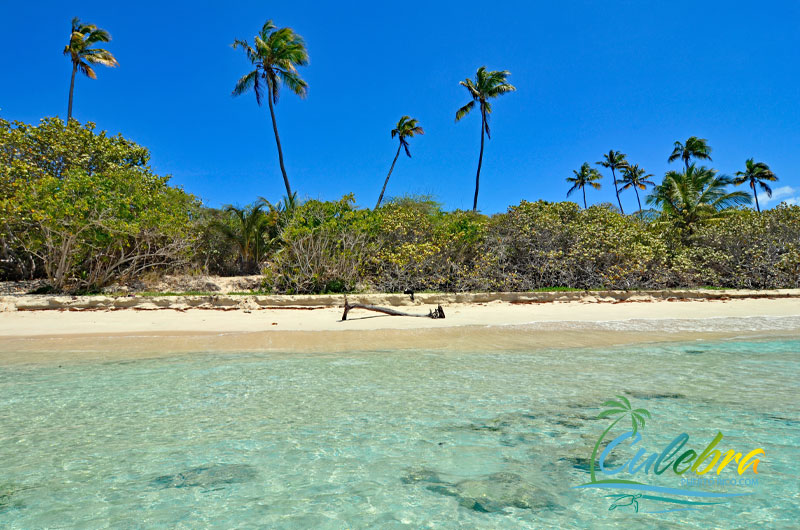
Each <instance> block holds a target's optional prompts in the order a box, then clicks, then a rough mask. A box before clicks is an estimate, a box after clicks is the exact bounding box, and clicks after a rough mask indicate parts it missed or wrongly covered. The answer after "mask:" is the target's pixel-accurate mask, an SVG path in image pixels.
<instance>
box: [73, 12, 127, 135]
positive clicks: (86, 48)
mask: <svg viewBox="0 0 800 530" xmlns="http://www.w3.org/2000/svg"><path fill="white" fill-rule="evenodd" d="M110 40H111V35H110V34H109V33H108V32H107V31H106V30H104V29H100V28H98V27H97V26H95V25H94V24H81V21H80V19H79V18H78V17H75V18H73V19H72V31H71V32H70V34H69V44H67V45H66V46H65V47H64V55H69V56H70V59H71V60H72V77H71V78H70V81H69V106H68V107H67V123H69V120H70V119H71V118H72V95H73V92H74V91H75V73H76V72H78V70H80V72H81V73H82V74H83V75H85V76H86V77H88V78H89V79H97V74H95V73H94V69H93V68H92V65H93V64H101V65H103V66H109V67H112V68H113V67H115V66H118V65H119V63H118V62H117V59H116V58H115V57H114V56H113V55H112V54H111V52H110V51H108V50H104V49H103V48H93V47H92V46H93V45H94V44H97V43H98V42H109V41H110Z"/></svg>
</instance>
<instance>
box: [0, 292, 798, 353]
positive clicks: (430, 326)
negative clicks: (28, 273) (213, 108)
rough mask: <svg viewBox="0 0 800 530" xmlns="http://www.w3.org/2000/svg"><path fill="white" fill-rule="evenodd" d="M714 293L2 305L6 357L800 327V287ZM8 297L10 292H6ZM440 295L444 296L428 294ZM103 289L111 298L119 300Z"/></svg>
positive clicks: (589, 340) (569, 342) (486, 344)
mask: <svg viewBox="0 0 800 530" xmlns="http://www.w3.org/2000/svg"><path fill="white" fill-rule="evenodd" d="M712 293H716V294H718V295H719V296H718V297H717V298H715V299H714V298H705V297H704V298H695V299H679V298H678V297H677V296H676V294H675V292H674V291H671V292H668V293H664V296H662V298H661V299H654V298H653V297H652V296H643V295H642V293H641V292H638V293H637V292H629V293H626V294H625V295H624V296H626V297H627V298H626V299H625V300H620V299H618V298H612V299H610V300H609V299H608V297H598V296H591V297H587V296H585V294H584V293H574V292H566V293H522V294H521V295H519V296H517V297H516V298H512V299H511V300H510V301H503V300H498V299H494V300H491V301H487V302H471V303H463V302H462V303H448V302H447V301H446V300H443V298H448V299H452V298H449V297H462V296H465V295H437V294H424V295H418V296H417V297H416V300H415V302H414V304H413V306H412V305H411V301H410V299H409V297H407V296H403V295H359V296H352V297H348V300H350V301H351V302H354V301H357V300H358V301H361V300H365V302H366V303H376V302H377V303H381V304H385V305H390V304H388V303H386V302H389V301H393V300H394V299H395V298H402V299H405V301H406V303H405V304H396V305H402V306H403V309H402V310H403V311H406V312H412V313H427V311H428V309H429V308H431V307H435V305H433V304H434V303H442V305H443V307H444V309H445V312H446V315H447V316H446V318H445V319H443V320H442V319H428V318H408V317H397V316H388V315H382V314H378V313H373V312H369V311H363V310H352V311H351V312H350V314H349V316H348V320H347V321H342V320H341V315H342V309H341V306H340V304H341V303H342V302H343V300H344V298H343V297H342V296H330V295H326V296H328V299H329V300H330V301H331V302H337V304H336V305H334V304H333V303H331V305H328V306H315V305H310V304H309V302H315V303H319V301H320V297H305V299H304V300H303V299H301V298H298V297H296V296H293V297H284V298H283V299H282V301H283V303H284V304H285V305H283V306H275V305H272V304H273V303H274V300H275V297H268V298H269V305H266V304H265V305H264V306H261V305H259V304H258V303H255V304H253V300H249V299H250V298H252V297H248V296H243V297H242V298H243V299H244V300H242V301H243V302H245V303H249V304H252V305H250V306H249V307H252V309H249V308H247V307H248V306H239V307H236V308H225V307H223V308H219V307H217V308H213V307H212V308H203V307H198V306H194V307H186V306H185V305H182V304H183V303H184V301H182V300H176V298H180V297H169V298H170V299H172V301H173V304H170V305H169V306H165V307H159V306H155V308H153V306H147V308H145V307H141V306H140V307H128V308H125V309H121V308H114V307H106V308H100V307H96V308H91V309H76V308H74V307H66V308H65V307H61V308H57V309H39V310H30V309H28V310H25V309H22V310H16V311H13V310H8V309H6V310H5V311H2V312H0V364H20V363H22V364H27V363H38V362H64V361H76V360H116V359H128V358H148V357H160V356H166V355H173V354H180V353H192V352H219V353H224V352H228V353H247V352H283V353H293V352H294V353H297V352H308V353H334V352H367V351H371V352H376V351H381V350H390V349H392V350H394V349H405V350H447V351H462V352H470V351H471V352H492V351H501V350H502V351H507V350H519V351H534V350H537V349H541V348H580V347H587V346H588V347H598V346H609V347H611V346H617V345H626V344H628V345H632V344H644V343H657V342H675V341H684V342H686V341H692V340H724V339H731V338H737V337H743V338H747V337H750V338H757V337H759V336H775V335H781V336H787V337H796V336H800V290H794V291H783V292H779V293H775V292H769V294H766V293H765V292H763V291H762V292H756V293H755V294H757V295H760V296H758V297H753V296H752V293H750V294H749V295H748V293H745V292H739V293H737V295H738V297H737V295H734V296H731V293H730V292H720V291H713V292H712ZM575 294H581V295H583V296H582V297H581V298H579V299H577V300H566V301H564V300H553V301H550V302H542V301H541V297H542V295H548V296H554V297H555V296H559V297H560V296H564V295H572V296H574V295H575ZM703 294H708V293H703ZM667 295H668V296H667ZM778 295H779V296H778ZM469 296H472V297H475V296H476V295H469ZM480 296H483V297H487V296H488V295H486V294H482V295H480ZM505 296H508V293H506V295H505ZM621 296H622V295H621ZM8 298H9V297H2V298H0V300H3V301H6V302H7V299H8ZM16 298H26V297H16ZM64 298H66V300H67V301H68V302H72V303H75V302H78V303H82V300H81V297H77V299H73V298H72V297H38V299H37V300H35V302H36V303H38V304H40V307H41V305H42V302H43V301H44V302H45V303H47V304H49V303H52V301H53V300H54V299H56V300H57V301H59V302H60V300H62V299H64ZM83 298H84V299H86V298H93V297H83ZM162 298H167V297H162ZM196 298H197V299H198V300H202V299H207V298H208V297H196ZM431 298H437V299H436V301H434V302H430V301H429V300H431ZM537 298H538V299H537ZM97 299H98V300H97V301H99V302H100V301H102V302H103V303H107V300H109V299H110V300H114V299H113V298H109V297H97ZM473 299H474V298H473ZM484 299H485V298H484ZM128 300H130V298H128ZM301 301H305V302H306V304H307V305H303V304H302V303H299V302H301ZM146 303H150V302H146ZM204 303H205V302H204ZM362 303H364V302H362ZM337 305H339V307H337ZM6 307H7V306H6Z"/></svg>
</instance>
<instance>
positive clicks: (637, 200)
mask: <svg viewBox="0 0 800 530" xmlns="http://www.w3.org/2000/svg"><path fill="white" fill-rule="evenodd" d="M633 191H635V192H636V202H638V203H639V217H641V216H642V201H641V199H639V188H637V187H636V186H634V187H633Z"/></svg>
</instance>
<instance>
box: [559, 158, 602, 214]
mask: <svg viewBox="0 0 800 530" xmlns="http://www.w3.org/2000/svg"><path fill="white" fill-rule="evenodd" d="M572 172H573V173H574V174H575V176H574V177H567V182H569V183H570V184H572V187H571V188H570V189H569V191H568V192H567V197H569V196H570V195H572V192H574V191H576V190H581V191H582V192H583V207H584V208H586V186H591V187H593V188H594V189H596V190H599V189H600V183H599V182H597V181H598V180H600V179H601V178H603V175H601V174H600V172H599V171H597V170H596V169H595V168H593V167H592V166H590V165H589V162H584V163H583V165H582V166H581V169H580V170H577V171H576V170H574V169H573V170H572Z"/></svg>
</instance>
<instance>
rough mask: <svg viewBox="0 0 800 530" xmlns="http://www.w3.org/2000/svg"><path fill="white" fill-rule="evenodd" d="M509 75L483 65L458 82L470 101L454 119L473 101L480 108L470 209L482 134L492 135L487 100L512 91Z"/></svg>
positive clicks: (474, 203)
mask: <svg viewBox="0 0 800 530" xmlns="http://www.w3.org/2000/svg"><path fill="white" fill-rule="evenodd" d="M509 75H511V73H510V72H509V71H508V70H487V69H486V67H485V66H481V67H480V68H478V72H477V73H476V74H475V80H474V81H473V80H472V79H469V78H467V79H465V80H463V81H461V82H460V84H461V86H463V87H464V88H466V89H467V91H468V92H469V95H470V96H471V97H472V101H470V102H469V103H467V104H466V105H464V106H463V107H461V108H460V109H458V111H457V112H456V121H460V120H461V118H463V117H464V116H466V115H467V114H469V113H470V111H471V110H472V109H474V108H475V103H476V102H477V103H478V104H479V105H480V110H481V152H480V155H479V156H478V172H477V174H476V175H475V199H474V200H473V201H472V210H473V211H475V210H477V209H478V188H479V187H480V181H481V164H482V163H483V142H484V136H487V137H488V138H490V139H491V137H492V135H491V134H490V132H489V114H491V113H492V104H491V103H489V100H490V99H492V98H496V97H498V96H501V95H503V94H505V93H506V92H513V91H514V90H516V87H515V86H514V85H512V84H510V83H509V82H508V81H506V78H507V77H508V76H509Z"/></svg>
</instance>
